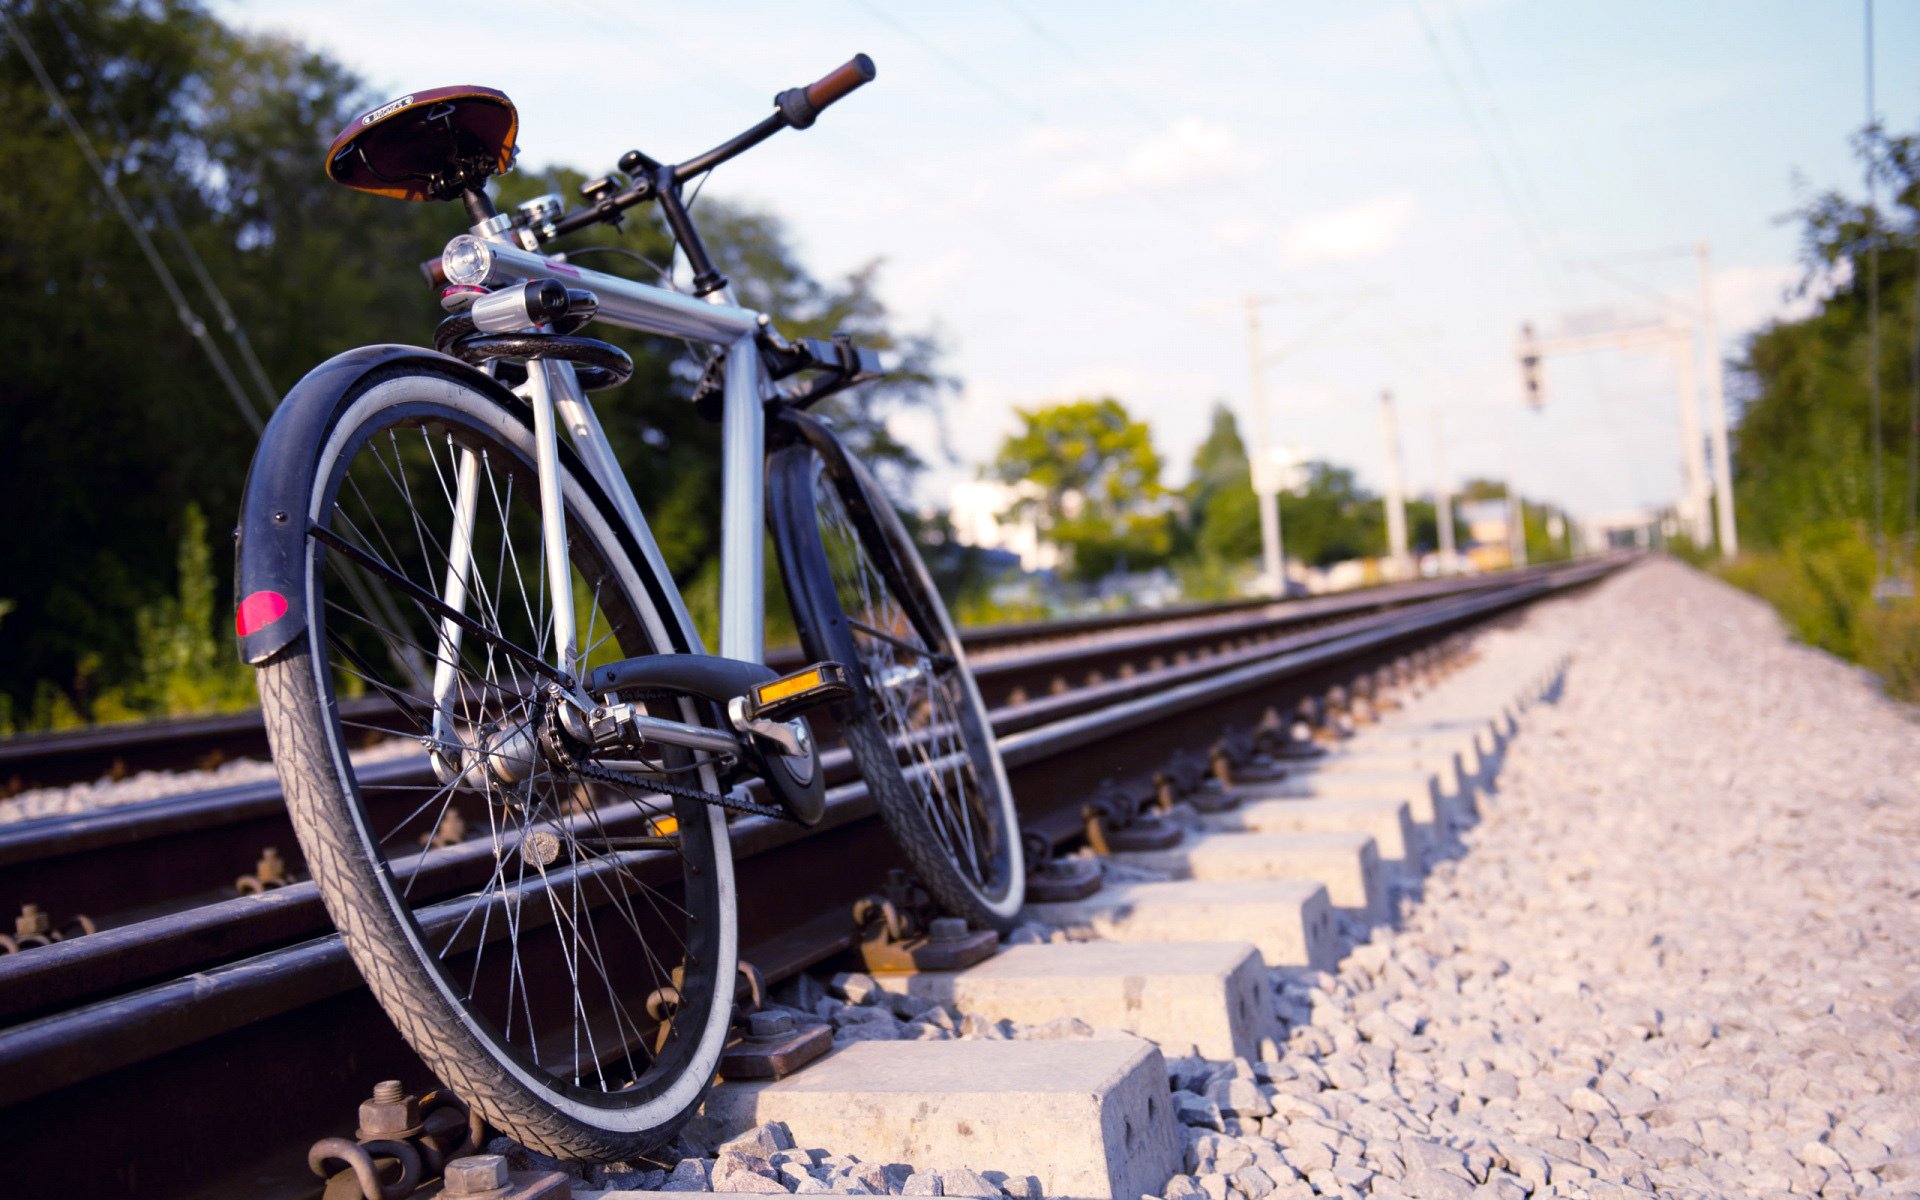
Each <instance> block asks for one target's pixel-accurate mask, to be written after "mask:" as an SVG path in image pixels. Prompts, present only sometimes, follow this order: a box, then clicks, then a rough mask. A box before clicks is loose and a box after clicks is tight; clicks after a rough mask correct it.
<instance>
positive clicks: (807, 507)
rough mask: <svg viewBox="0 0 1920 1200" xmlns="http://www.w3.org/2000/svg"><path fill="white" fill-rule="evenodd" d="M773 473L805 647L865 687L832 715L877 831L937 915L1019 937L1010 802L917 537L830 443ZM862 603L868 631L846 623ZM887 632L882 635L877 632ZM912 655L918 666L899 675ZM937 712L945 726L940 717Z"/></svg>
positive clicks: (780, 455) (779, 533) (779, 456)
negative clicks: (884, 831) (948, 767)
mask: <svg viewBox="0 0 1920 1200" xmlns="http://www.w3.org/2000/svg"><path fill="white" fill-rule="evenodd" d="M798 419H800V420H806V419H807V418H798ZM820 436H821V435H820V434H819V433H816V434H815V435H814V437H815V438H818V437H820ZM826 436H827V437H828V438H829V439H830V438H831V435H830V434H828V435H826ZM768 471H769V473H768V513H769V518H770V520H771V522H772V524H773V526H774V545H775V548H776V552H777V554H778V556H779V560H780V569H781V572H782V575H783V578H784V580H785V582H786V587H787V595H788V598H789V600H790V601H791V602H792V604H793V608H794V617H795V622H796V624H797V625H798V626H799V632H800V639H801V644H802V646H803V647H804V649H805V650H806V652H807V654H808V655H809V656H810V657H813V658H816V659H819V658H827V659H833V660H834V661H837V662H840V663H843V664H845V665H847V666H848V667H849V668H850V669H852V670H853V671H854V672H855V673H856V674H857V676H858V678H859V683H858V685H857V688H856V696H855V698H854V699H853V700H851V701H845V702H842V703H841V704H840V705H838V706H836V708H835V710H834V715H835V717H836V718H837V719H838V721H839V724H840V728H841V732H842V735H843V737H844V739H845V741H846V744H847V748H848V749H849V750H850V751H851V752H852V754H853V758H854V761H855V763H856V764H857V765H858V767H859V769H860V774H861V777H862V778H863V779H864V780H865V781H866V784H867V787H868V790H869V792H870V794H871V795H872V797H873V799H874V802H875V804H876V806H877V807H878V809H879V811H880V815H881V819H882V820H883V821H885V822H886V825H887V828H888V830H889V832H891V833H892V835H893V837H894V839H895V840H896V841H897V842H898V843H899V845H900V847H901V850H902V851H903V852H904V853H905V855H906V857H907V860H908V862H909V863H910V864H911V865H912V867H913V869H914V871H915V873H916V874H917V875H918V877H919V879H920V882H921V885H922V886H923V887H925V888H926V890H927V892H928V893H929V894H930V895H931V896H932V897H933V899H934V900H935V901H936V902H937V903H938V904H939V905H940V907H942V908H943V909H945V910H946V911H947V912H948V913H951V914H953V915H955V916H960V917H965V918H966V919H967V920H968V921H969V922H970V923H972V924H974V925H976V926H979V927H981V928H987V929H996V930H1000V931H1005V930H1007V929H1009V928H1011V927H1012V925H1013V922H1014V919H1015V917H1016V916H1017V914H1018V913H1019V911H1020V906H1021V904H1022V902H1023V900H1024V898H1025V874H1024V863H1023V861H1022V851H1021V844H1020V836H1019V817H1018V813H1017V812H1016V810H1015V807H1014V803H1013V793H1012V791H1011V789H1010V788H1009V787H1008V786H1007V779H1006V770H1005V768H1004V767H1003V766H1002V764H1001V761H1000V753H999V750H998V748H997V746H996V745H995V743H994V739H993V727H992V724H991V722H990V721H989V719H988V716H987V709H986V705H985V704H984V703H983V702H982V701H981V699H980V691H979V688H978V687H977V686H976V685H975V683H974V680H973V673H972V671H971V670H970V669H969V668H968V667H967V661H966V655H965V652H964V651H963V650H962V648H961V645H960V639H959V637H958V635H957V634H956V633H955V632H954V628H953V623H952V621H951V620H950V619H949V618H948V616H947V611H946V606H945V605H944V604H943V603H942V602H941V600H940V594H939V592H938V591H937V590H936V589H935V588H934V585H933V582H932V580H931V578H930V577H929V575H928V574H927V570H926V566H925V564H924V563H923V562H922V561H921V559H920V555H919V552H918V551H917V550H916V549H915V548H914V545H913V541H912V538H911V537H910V536H909V534H908V533H907V531H906V528H905V527H904V526H903V525H902V524H901V522H900V518H899V515H898V514H897V513H896V512H895V511H894V509H893V506H892V504H891V503H889V502H888V501H887V500H886V498H885V495H884V493H882V492H881V491H880V489H879V487H878V485H877V484H876V483H875V482H874V481H873V479H872V477H871V476H870V475H869V474H868V473H867V471H866V470H865V468H864V467H863V466H862V465H861V464H860V463H859V461H858V460H857V459H855V458H853V457H852V456H851V455H849V454H846V453H845V452H844V450H842V449H840V448H839V447H838V445H837V443H835V442H831V441H829V443H828V445H827V448H826V450H825V452H824V453H823V450H822V448H821V447H820V446H817V445H815V444H813V442H811V441H798V442H795V443H794V444H792V445H789V446H785V447H783V448H781V449H780V450H778V451H776V452H775V453H774V454H773V455H772V456H771V457H770V459H769V464H768ZM856 574H859V576H860V577H859V578H854V577H853V576H855V575H856ZM876 592H878V593H884V598H883V597H882V596H880V595H876V594H875V593H876ZM862 605H865V606H866V607H865V608H864V609H863V613H864V617H865V619H862V618H861V617H858V616H854V615H853V614H850V613H849V611H848V610H849V608H861V607H862ZM889 605H892V606H893V607H892V608H889V607H888V606H889ZM883 614H884V615H883ZM881 625H885V626H887V629H886V631H885V633H886V635H887V636H884V637H883V636H880V635H879V634H876V633H875V632H874V631H875V630H876V629H878V628H879V627H880V626H881ZM908 646H911V647H912V650H911V651H910V653H911V654H915V655H918V656H919V657H920V659H921V661H922V663H923V664H924V666H923V667H920V668H903V667H902V666H901V665H900V662H899V661H898V657H897V655H898V654H899V653H900V652H901V651H903V650H904V649H906V648H907V647H908ZM915 671H918V672H919V674H918V676H916V675H915V674H914V672H915ZM903 672H904V674H903ZM902 681H904V682H902ZM923 681H924V682H925V684H926V687H925V689H924V691H921V690H919V685H920V683H921V682H923ZM908 689H914V690H913V692H912V693H911V702H908V701H909V698H910V693H909V691H908ZM941 712H944V713H945V714H947V715H948V716H949V717H950V719H949V720H946V721H941V720H938V719H936V718H937V715H938V714H939V713H941ZM922 743H924V745H925V746H926V747H927V748H926V749H925V750H924V751H923V750H922V749H920V746H921V744H922ZM956 758H957V759H958V760H959V761H956ZM903 759H906V760H908V761H907V762H906V763H905V764H904V765H903V761H902V760H903ZM942 762H945V763H950V764H952V765H954V766H955V767H956V768H957V769H956V770H955V771H954V772H953V773H952V774H951V775H948V774H946V773H945V772H943V771H936V770H934V769H933V768H932V767H931V766H930V765H929V764H931V763H942ZM948 782H951V783H953V784H954V785H955V786H953V787H947V786H946V784H947V783H948ZM956 800H957V801H958V802H957V803H955V801H956ZM982 840H984V845H982V844H980V842H981V841H982Z"/></svg>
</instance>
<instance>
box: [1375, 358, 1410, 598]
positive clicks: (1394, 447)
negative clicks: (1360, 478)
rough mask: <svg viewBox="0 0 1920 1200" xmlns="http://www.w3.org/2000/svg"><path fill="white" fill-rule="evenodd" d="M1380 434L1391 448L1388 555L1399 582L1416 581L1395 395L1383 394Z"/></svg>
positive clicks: (1388, 459)
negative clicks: (1410, 554)
mask: <svg viewBox="0 0 1920 1200" xmlns="http://www.w3.org/2000/svg"><path fill="white" fill-rule="evenodd" d="M1380 434H1381V436H1382V437H1383V438H1384V439H1385V440H1386V444H1387V495H1386V508H1387V552H1388V554H1389V555H1390V561H1391V562H1392V564H1393V577H1394V578H1395V579H1411V578H1413V564H1412V562H1411V560H1410V559H1409V558H1408V555H1407V489H1406V483H1405V481H1404V480H1403V479H1402V478H1401V471H1400V423H1399V421H1398V420H1397V419H1396V418H1395V417H1394V414H1393V393H1392V392H1387V391H1383V392H1381V393H1380Z"/></svg>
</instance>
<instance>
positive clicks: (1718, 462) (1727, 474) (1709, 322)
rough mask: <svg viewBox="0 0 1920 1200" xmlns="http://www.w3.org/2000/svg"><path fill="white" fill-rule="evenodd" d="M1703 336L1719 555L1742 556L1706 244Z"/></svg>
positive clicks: (1702, 256) (1702, 250)
mask: <svg viewBox="0 0 1920 1200" xmlns="http://www.w3.org/2000/svg"><path fill="white" fill-rule="evenodd" d="M1700 336H1701V340H1702V341H1704V342H1705V343H1706V350H1707V436H1708V437H1709V438H1711V439H1712V440H1713V444H1712V450H1713V494H1714V516H1715V518H1716V521H1717V528H1718V532H1719V535H1720V556H1721V557H1722V558H1732V557H1733V556H1734V555H1736V554H1738V553H1740V536H1739V534H1738V533H1737V532H1736V530H1735V528H1734V514H1733V459H1732V458H1731V457H1730V455H1729V451H1728V448H1727V397H1726V382H1725V379H1724V369H1723V365H1722V363H1721V361H1720V326H1719V324H1718V323H1717V322H1716V321H1715V320H1714V315H1713V266H1712V260H1711V257H1710V251H1709V249H1708V247H1707V243H1705V242H1701V243H1700Z"/></svg>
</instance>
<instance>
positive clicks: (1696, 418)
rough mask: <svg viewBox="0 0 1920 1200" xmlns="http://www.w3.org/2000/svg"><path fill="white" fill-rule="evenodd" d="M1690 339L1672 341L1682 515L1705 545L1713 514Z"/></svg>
mask: <svg viewBox="0 0 1920 1200" xmlns="http://www.w3.org/2000/svg"><path fill="white" fill-rule="evenodd" d="M1693 355H1694V350H1693V339H1692V338H1691V337H1689V338H1686V339H1685V340H1680V339H1675V340H1674V342H1673V365H1674V373H1675V374H1676V375H1678V376H1679V379H1678V386H1677V387H1676V388H1675V394H1676V398H1677V400H1678V403H1679V405H1680V443H1681V446H1680V448H1681V455H1680V466H1681V469H1682V471H1683V473H1684V475H1685V478H1686V489H1687V490H1686V499H1685V502H1684V507H1683V508H1682V510H1681V514H1680V515H1681V517H1682V518H1683V519H1684V520H1685V521H1686V522H1687V536H1688V537H1689V538H1692V539H1693V544H1694V545H1696V546H1700V547H1704V546H1706V544H1707V539H1708V538H1710V537H1712V536H1713V534H1712V529H1713V524H1712V522H1713V514H1711V513H1709V512H1708V511H1707V509H1708V508H1710V507H1711V504H1710V499H1709V496H1708V494H1707V463H1706V458H1707V449H1706V442H1705V440H1704V439H1702V438H1701V436H1700V384H1699V380H1698V376H1697V373H1696V372H1695V370H1694V361H1693Z"/></svg>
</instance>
